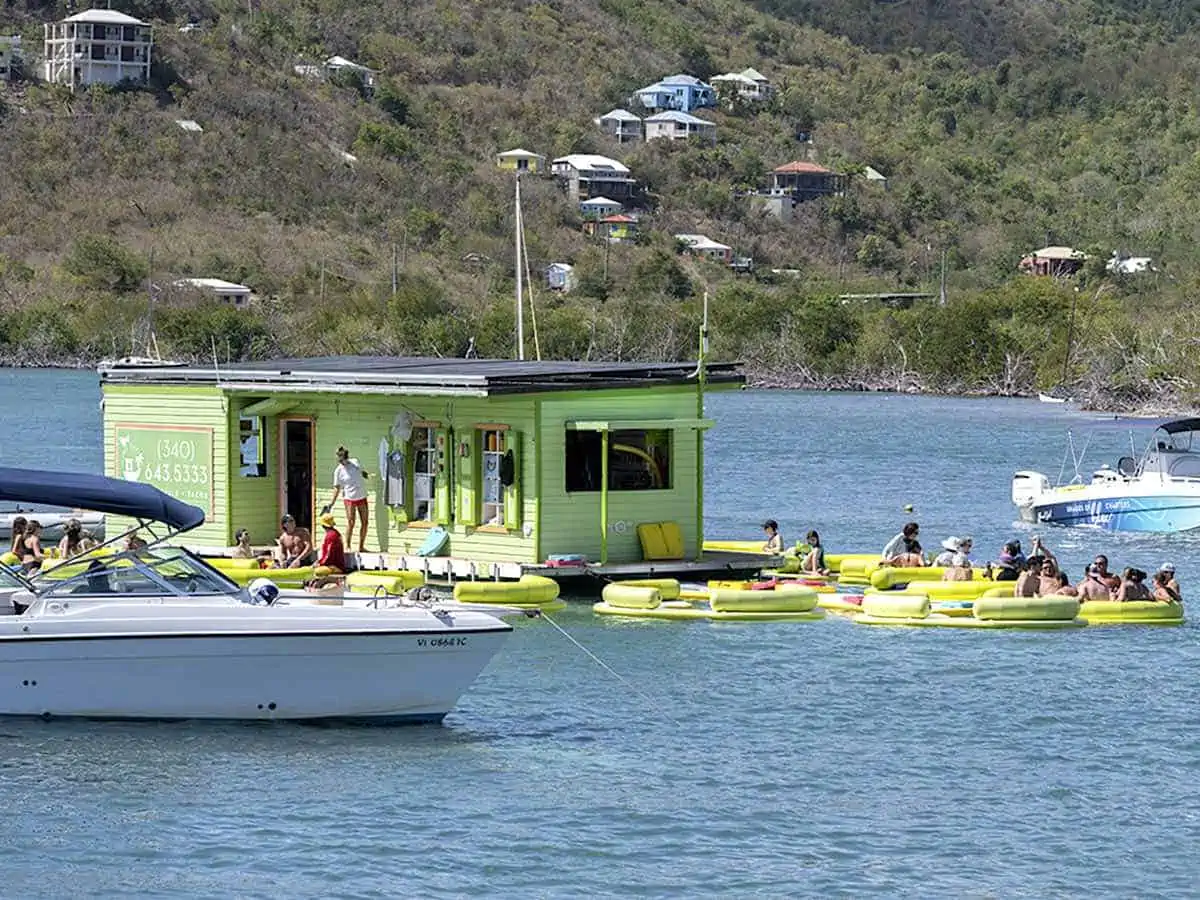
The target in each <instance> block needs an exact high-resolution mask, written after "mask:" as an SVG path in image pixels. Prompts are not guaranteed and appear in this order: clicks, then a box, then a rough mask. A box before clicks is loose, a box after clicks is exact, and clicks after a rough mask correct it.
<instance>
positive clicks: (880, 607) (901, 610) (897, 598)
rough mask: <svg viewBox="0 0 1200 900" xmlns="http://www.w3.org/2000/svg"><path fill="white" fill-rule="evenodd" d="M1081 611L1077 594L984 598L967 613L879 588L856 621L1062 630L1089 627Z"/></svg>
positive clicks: (925, 598) (918, 596) (921, 596)
mask: <svg viewBox="0 0 1200 900" xmlns="http://www.w3.org/2000/svg"><path fill="white" fill-rule="evenodd" d="M1078 613H1079V601H1078V600H1077V599H1076V598H1074V597H1062V596H1054V597H980V598H979V599H978V600H975V601H973V602H972V604H971V608H970V610H968V611H966V612H965V613H964V612H963V611H961V610H958V609H955V610H953V612H950V611H949V610H942V611H939V612H934V611H932V610H931V608H930V603H929V597H928V596H926V595H924V594H916V593H912V594H907V593H899V592H890V591H879V592H877V593H874V594H867V595H866V596H864V597H863V610H862V613H861V614H860V615H857V616H855V617H854V621H855V622H856V623H858V624H860V625H893V626H897V627H906V628H1018V629H1029V630H1058V629H1063V628H1082V627H1083V626H1085V625H1086V624H1087V622H1085V621H1084V620H1083V619H1080V618H1078V617H1077V616H1078Z"/></svg>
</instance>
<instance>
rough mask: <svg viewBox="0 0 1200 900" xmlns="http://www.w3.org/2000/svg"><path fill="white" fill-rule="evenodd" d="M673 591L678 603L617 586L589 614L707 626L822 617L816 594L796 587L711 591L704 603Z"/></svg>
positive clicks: (644, 589) (647, 589)
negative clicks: (694, 622) (699, 621)
mask: <svg viewBox="0 0 1200 900" xmlns="http://www.w3.org/2000/svg"><path fill="white" fill-rule="evenodd" d="M672 591H674V593H675V596H676V597H677V598H678V599H671V600H668V599H664V597H663V593H662V591H661V590H660V588H659V587H653V586H647V585H645V584H633V583H630V582H627V581H625V582H617V583H614V584H610V585H607V586H606V587H605V588H604V591H603V592H602V593H601V600H600V602H599V603H597V604H595V605H594V606H592V610H593V611H594V612H595V613H596V614H597V615H601V616H625V617H627V618H634V619H673V620H678V621H688V620H697V619H704V620H707V621H710V622H811V621H815V620H817V619H823V618H824V617H825V613H824V612H823V611H821V610H820V609H817V593H816V591H814V590H812V589H811V588H807V587H802V586H798V585H780V586H779V587H777V588H776V589H774V590H770V591H748V590H740V589H736V588H710V589H709V591H708V592H707V594H708V596H707V600H706V601H705V600H687V599H684V598H683V597H682V596H680V593H681V592H680V588H679V584H678V582H675V583H674V585H673V586H672V585H667V587H666V592H667V595H668V596H670V595H671V593H672Z"/></svg>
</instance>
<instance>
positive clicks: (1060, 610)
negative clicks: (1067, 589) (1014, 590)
mask: <svg viewBox="0 0 1200 900" xmlns="http://www.w3.org/2000/svg"><path fill="white" fill-rule="evenodd" d="M973 612H974V615H975V618H977V619H985V620H987V619H991V620H994V621H1001V622H1004V621H1018V622H1020V621H1042V620H1045V619H1068V620H1069V619H1074V618H1075V617H1076V616H1077V615H1079V598H1077V597H1068V596H1065V595H1054V596H1050V597H980V598H979V599H978V600H976V601H975V606H974V609H973Z"/></svg>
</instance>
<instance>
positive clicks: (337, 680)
mask: <svg viewBox="0 0 1200 900" xmlns="http://www.w3.org/2000/svg"><path fill="white" fill-rule="evenodd" d="M379 615H386V613H381V614H379ZM510 630H511V629H510V628H509V627H508V626H506V625H503V626H501V627H498V628H495V629H486V630H484V629H479V630H469V631H468V630H457V629H456V630H454V631H449V632H445V633H438V632H431V631H412V630H400V629H398V630H395V631H388V630H383V629H371V631H370V632H357V633H352V632H347V633H341V634H337V633H335V634H311V633H309V634H287V633H276V634H255V635H231V634H228V633H216V634H208V635H154V636H142V635H135V636H122V637H115V636H102V635H101V636H96V635H91V636H89V635H72V636H68V637H33V638H19V637H6V638H0V715H5V716H38V717H42V718H55V717H60V716H61V717H86V718H103V719H236V720H308V721H317V720H343V721H345V720H349V721H362V722H374V723H394V722H437V721H440V720H441V719H442V717H443V716H445V715H446V713H447V712H449V711H450V709H452V708H453V707H454V705H455V703H457V701H458V698H459V696H460V695H461V694H462V693H463V692H464V691H465V690H466V689H467V687H469V686H470V684H471V683H472V682H473V681H474V680H475V678H476V677H477V676H478V675H479V673H480V672H481V671H482V670H483V668H484V667H485V666H486V665H487V663H488V661H489V660H491V658H492V656H493V655H495V653H496V651H497V650H498V649H499V648H500V645H501V643H502V642H503V640H504V637H505V635H506V634H507V633H508V632H509V631H510Z"/></svg>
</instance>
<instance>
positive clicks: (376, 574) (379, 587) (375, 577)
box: [346, 569, 425, 595]
mask: <svg viewBox="0 0 1200 900" xmlns="http://www.w3.org/2000/svg"><path fill="white" fill-rule="evenodd" d="M424 583H425V575H424V573H423V572H416V571H413V570H412V569H362V570H359V571H358V572H351V573H350V574H349V575H347V576H346V589H347V590H348V591H350V593H352V594H393V595H399V594H403V593H404V592H405V591H411V590H412V589H413V588H415V587H420V586H421V585H423V584H424Z"/></svg>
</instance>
